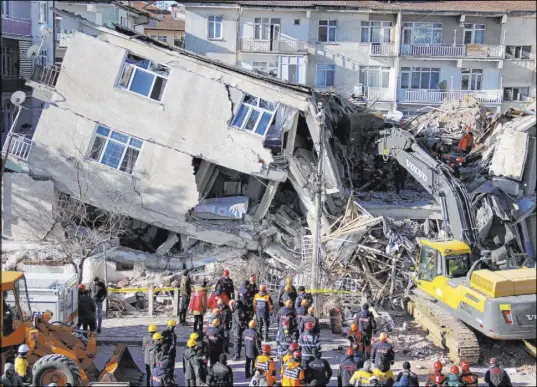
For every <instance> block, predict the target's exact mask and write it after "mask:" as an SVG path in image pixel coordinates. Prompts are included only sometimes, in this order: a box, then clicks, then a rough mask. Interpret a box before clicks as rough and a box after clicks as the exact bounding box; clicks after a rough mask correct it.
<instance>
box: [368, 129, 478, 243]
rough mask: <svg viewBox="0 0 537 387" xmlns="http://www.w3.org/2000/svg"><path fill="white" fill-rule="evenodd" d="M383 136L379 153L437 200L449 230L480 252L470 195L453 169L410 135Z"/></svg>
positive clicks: (395, 132) (397, 131)
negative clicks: (454, 174) (394, 162)
mask: <svg viewBox="0 0 537 387" xmlns="http://www.w3.org/2000/svg"><path fill="white" fill-rule="evenodd" d="M380 135H381V136H383V137H382V138H381V139H379V140H378V152H379V154H381V155H382V156H383V157H385V158H388V157H392V158H393V159H394V160H396V161H397V162H398V163H399V165H401V166H402V167H403V168H405V169H406V170H407V171H408V172H409V173H410V174H411V175H412V176H413V177H414V178H415V179H416V181H418V182H419V183H420V184H421V185H422V186H423V188H425V189H426V190H427V192H429V193H430V194H431V195H432V196H433V197H434V198H435V200H436V201H437V202H438V204H439V205H440V206H441V208H442V217H443V220H444V227H445V231H446V232H448V234H451V236H452V237H453V238H454V239H457V240H460V241H462V242H465V243H466V244H468V245H469V246H470V247H471V248H472V251H476V252H477V251H480V250H481V244H480V241H479V238H478V236H477V228H476V225H475V218H474V216H473V213H472V211H471V203H470V200H469V199H468V193H467V191H466V188H465V187H464V186H463V185H462V184H461V183H460V182H459V181H458V180H457V179H456V178H455V177H453V174H452V171H451V170H450V168H449V167H448V166H446V165H444V164H442V163H441V162H439V161H437V160H436V159H434V158H433V157H431V156H430V155H429V154H428V153H427V152H426V151H425V150H424V149H423V148H422V147H421V146H420V145H419V144H418V143H417V142H416V139H415V138H414V136H412V134H411V133H409V132H406V131H404V130H401V129H399V128H390V129H386V130H383V131H381V132H380Z"/></svg>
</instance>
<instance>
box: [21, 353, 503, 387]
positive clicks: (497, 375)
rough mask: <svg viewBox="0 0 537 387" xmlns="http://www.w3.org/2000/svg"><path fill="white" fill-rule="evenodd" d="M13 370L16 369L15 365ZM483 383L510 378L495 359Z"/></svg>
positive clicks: (494, 385)
mask: <svg viewBox="0 0 537 387" xmlns="http://www.w3.org/2000/svg"><path fill="white" fill-rule="evenodd" d="M15 368H17V367H16V365H15ZM485 383H488V384H489V387H499V386H502V387H511V386H512V384H511V378H510V377H509V375H508V374H507V372H505V370H503V369H502V368H501V367H500V365H499V363H498V359H496V358H495V357H493V358H491V359H490V360H489V369H488V370H487V372H485Z"/></svg>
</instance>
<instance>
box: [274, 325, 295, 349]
mask: <svg viewBox="0 0 537 387" xmlns="http://www.w3.org/2000/svg"><path fill="white" fill-rule="evenodd" d="M293 341H294V337H293V336H292V335H291V332H290V330H289V322H288V321H284V322H283V326H282V329H279V330H278V333H277V334H276V345H277V350H278V355H279V356H280V357H282V356H283V355H284V353H286V352H287V350H288V349H289V346H290V345H291V343H292V342H293Z"/></svg>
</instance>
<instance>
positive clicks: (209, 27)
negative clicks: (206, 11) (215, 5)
mask: <svg viewBox="0 0 537 387" xmlns="http://www.w3.org/2000/svg"><path fill="white" fill-rule="evenodd" d="M211 18H212V20H211ZM218 18H219V19H220V20H217V19H218ZM211 24H212V28H211ZM217 24H220V36H216V25H217ZM211 30H212V33H213V37H211ZM207 39H208V40H223V39H224V17H223V16H222V15H209V16H207Z"/></svg>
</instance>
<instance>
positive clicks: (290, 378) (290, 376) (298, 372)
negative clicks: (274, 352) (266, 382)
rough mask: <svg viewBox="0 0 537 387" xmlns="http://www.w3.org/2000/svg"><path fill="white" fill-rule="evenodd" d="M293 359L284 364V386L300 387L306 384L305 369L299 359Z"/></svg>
mask: <svg viewBox="0 0 537 387" xmlns="http://www.w3.org/2000/svg"><path fill="white" fill-rule="evenodd" d="M293 360H294V359H291V360H290V361H288V362H287V363H286V364H285V365H284V366H283V375H282V386H285V387H299V386H302V385H304V370H303V369H302V366H301V364H300V362H299V361H293Z"/></svg>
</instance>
